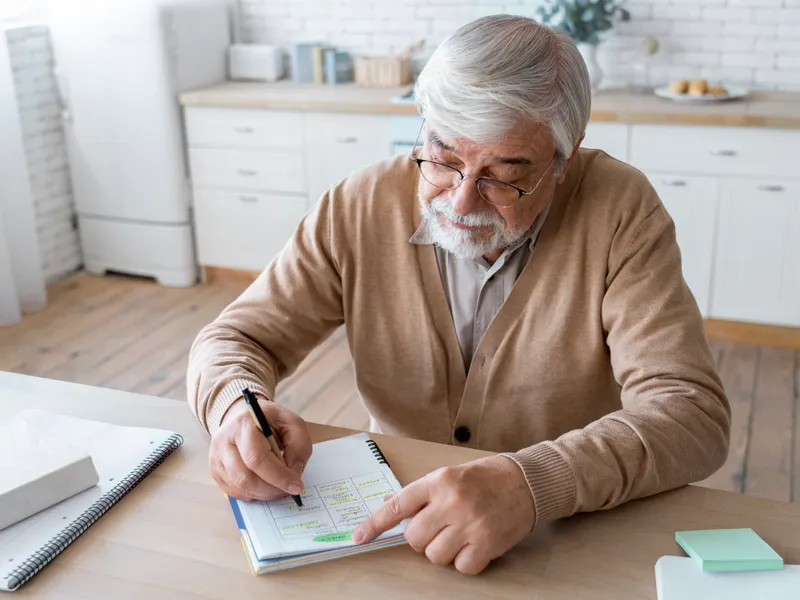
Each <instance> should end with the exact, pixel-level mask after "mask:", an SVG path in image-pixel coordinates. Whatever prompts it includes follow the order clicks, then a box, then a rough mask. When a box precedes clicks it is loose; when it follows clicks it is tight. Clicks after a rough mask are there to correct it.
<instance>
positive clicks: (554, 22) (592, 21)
mask: <svg viewBox="0 0 800 600" xmlns="http://www.w3.org/2000/svg"><path fill="white" fill-rule="evenodd" d="M620 4H621V2H620V0H547V2H546V3H545V4H544V5H542V6H540V7H539V9H538V10H537V11H536V12H537V15H538V16H539V18H540V20H541V22H542V23H544V24H546V25H550V26H551V27H554V28H556V29H560V30H561V31H564V32H565V33H567V35H569V36H570V37H571V38H572V39H573V41H575V42H576V43H588V44H598V43H600V33H602V32H603V31H607V30H609V29H611V28H612V27H613V26H614V23H613V21H612V19H613V18H614V16H615V15H618V16H619V20H620V21H629V20H630V18H631V14H630V12H628V11H627V10H625V9H624V8H622V6H620Z"/></svg>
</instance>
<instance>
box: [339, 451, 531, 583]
mask: <svg viewBox="0 0 800 600" xmlns="http://www.w3.org/2000/svg"><path fill="white" fill-rule="evenodd" d="M407 518H410V519H411V520H410V521H409V523H408V524H407V526H406V533H405V537H406V541H407V542H408V544H409V545H410V546H411V547H412V548H413V549H414V550H416V551H417V552H424V553H425V555H426V556H427V557H428V559H430V561H431V562H433V563H435V564H437V565H446V564H449V563H451V562H453V563H455V567H456V569H458V570H459V571H460V572H462V573H465V574H469V575H474V574H477V573H480V572H481V571H482V570H483V569H484V568H485V567H486V565H488V564H489V561H491V560H492V559H494V558H497V557H498V556H500V555H502V554H503V553H505V552H506V551H508V550H509V549H511V548H512V547H513V546H515V545H517V544H518V543H519V542H520V541H522V539H523V538H524V537H525V536H526V535H528V533H530V531H531V529H532V528H533V524H534V519H535V511H534V507H533V498H532V497H531V492H530V488H529V487H528V483H527V481H526V480H525V477H524V476H523V474H522V470H521V469H520V468H519V466H518V465H517V464H516V463H514V461H512V460H511V459H509V458H507V457H504V456H491V457H487V458H481V459H479V460H475V461H472V462H468V463H465V464H463V465H459V466H456V467H444V468H442V469H439V470H437V471H434V472H433V473H430V474H428V475H426V476H425V477H423V478H422V479H418V480H417V481H415V482H413V483H411V484H410V485H408V486H406V487H405V488H403V489H402V490H401V491H400V492H399V493H397V494H393V495H392V496H389V497H387V499H386V502H385V503H384V505H383V506H381V507H380V508H379V509H378V510H377V511H375V513H374V514H373V515H371V516H370V517H369V518H368V519H367V520H366V521H364V522H363V523H361V525H359V526H358V527H357V528H356V529H355V530H354V531H353V541H355V542H356V543H364V542H369V541H371V540H373V539H375V538H376V537H378V536H379V535H380V534H381V533H383V532H384V531H388V530H389V529H391V528H392V527H394V526H395V525H397V524H399V523H400V522H401V521H402V520H403V519H407Z"/></svg>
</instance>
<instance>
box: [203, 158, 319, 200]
mask: <svg viewBox="0 0 800 600" xmlns="http://www.w3.org/2000/svg"><path fill="white" fill-rule="evenodd" d="M189 162H190V164H191V167H192V179H193V182H194V185H195V186H197V187H201V188H216V187H220V188H227V189H242V190H255V191H269V192H288V193H295V194H302V195H305V192H306V172H305V166H306V161H305V160H304V157H303V152H302V150H291V149H288V148H286V149H283V150H238V149H228V148H192V149H190V150H189Z"/></svg>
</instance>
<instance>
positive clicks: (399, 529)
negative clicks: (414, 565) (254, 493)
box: [231, 433, 405, 573]
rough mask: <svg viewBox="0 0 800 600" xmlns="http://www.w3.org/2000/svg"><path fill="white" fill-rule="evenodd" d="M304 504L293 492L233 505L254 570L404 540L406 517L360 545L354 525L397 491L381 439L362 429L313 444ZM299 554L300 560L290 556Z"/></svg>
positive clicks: (348, 552)
mask: <svg viewBox="0 0 800 600" xmlns="http://www.w3.org/2000/svg"><path fill="white" fill-rule="evenodd" d="M303 484H304V486H305V489H304V490H303V493H302V494H301V498H302V500H303V506H302V507H300V508H298V507H297V505H296V504H295V503H294V501H293V500H292V498H291V497H286V498H282V499H279V500H273V501H269V502H260V501H258V502H240V501H237V500H233V499H231V506H232V508H233V510H234V514H236V517H237V523H238V524H239V527H240V529H242V535H243V543H244V546H245V550H246V551H247V553H248V556H249V558H250V560H251V566H252V567H253V571H254V572H256V573H259V572H267V571H269V570H276V569H278V568H289V567H291V566H300V565H301V564H307V563H309V562H317V561H319V560H328V559H330V558H337V557H339V556H346V555H347V554H352V553H356V552H362V551H366V550H371V549H377V548H380V547H385V546H389V545H395V544H399V543H403V542H404V541H405V539H404V537H403V533H404V531H405V522H403V523H401V524H399V525H398V526H396V527H395V528H393V529H391V530H389V531H387V532H385V533H383V534H382V535H381V536H380V537H379V538H378V539H376V540H375V541H374V542H372V543H371V544H366V545H357V544H355V543H354V542H353V541H352V539H351V537H350V536H351V533H352V531H353V529H354V528H355V527H356V525H358V524H359V523H361V522H362V521H363V520H364V519H366V518H367V517H368V516H369V515H370V514H372V513H374V512H375V511H376V510H377V509H378V508H379V507H380V506H381V505H383V498H384V496H385V495H386V494H391V493H395V492H399V491H400V489H401V485H400V482H399V481H398V480H397V478H396V477H395V475H394V473H392V470H391V468H390V466H389V465H388V463H387V461H386V458H385V457H384V456H383V454H382V453H381V451H380V449H379V448H378V446H377V444H376V443H375V442H374V441H373V440H372V439H371V438H370V437H369V435H367V434H366V433H359V434H356V435H351V436H347V437H343V438H339V439H335V440H330V441H327V442H320V443H318V444H314V451H313V454H312V455H311V459H310V460H309V462H308V465H307V466H306V469H305V471H304V473H303ZM293 557H298V558H297V560H286V559H292V558H293Z"/></svg>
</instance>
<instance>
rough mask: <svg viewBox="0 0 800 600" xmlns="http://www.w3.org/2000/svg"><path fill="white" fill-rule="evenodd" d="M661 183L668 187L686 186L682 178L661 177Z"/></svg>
mask: <svg viewBox="0 0 800 600" xmlns="http://www.w3.org/2000/svg"><path fill="white" fill-rule="evenodd" d="M661 183H663V184H664V185H668V186H670V187H686V182H685V181H684V180H683V179H662V180H661Z"/></svg>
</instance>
